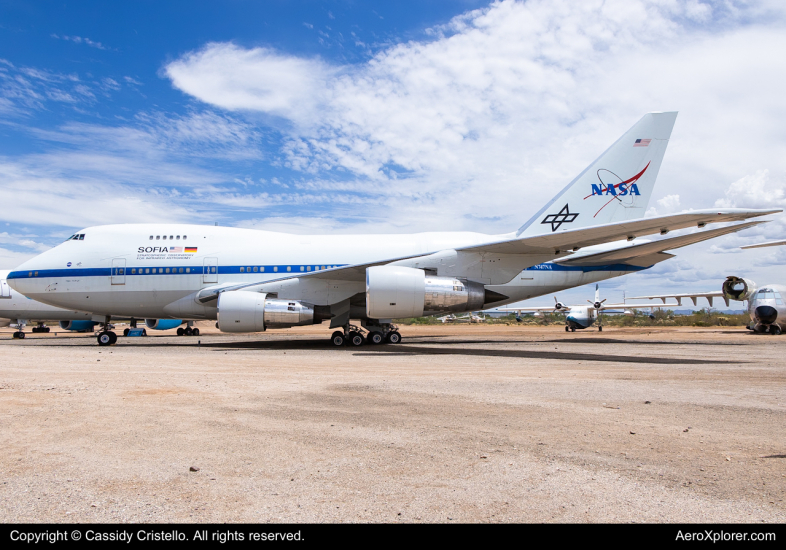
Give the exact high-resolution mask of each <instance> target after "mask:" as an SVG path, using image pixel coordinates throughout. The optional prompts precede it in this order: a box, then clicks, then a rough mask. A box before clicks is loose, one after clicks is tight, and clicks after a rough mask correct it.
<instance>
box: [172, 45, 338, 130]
mask: <svg viewBox="0 0 786 550" xmlns="http://www.w3.org/2000/svg"><path fill="white" fill-rule="evenodd" d="M165 72H166V75H167V76H168V77H169V78H170V79H172V82H173V83H174V84H175V86H177V87H179V88H181V89H187V90H189V91H190V93H191V94H192V95H194V96H196V97H198V98H199V99H201V100H202V101H205V102H206V103H211V104H213V105H216V106H219V107H222V108H224V109H229V110H255V111H262V112H265V113H269V114H271V115H275V116H280V117H285V118H289V119H293V120H298V121H300V122H302V123H305V122H306V120H305V117H308V116H311V115H313V114H315V112H314V109H315V108H316V107H317V105H319V104H320V103H322V101H320V99H319V96H320V93H321V91H322V90H324V88H325V86H326V83H327V80H328V78H329V77H330V76H331V74H332V72H333V70H332V69H331V68H330V67H329V66H328V65H326V64H325V63H323V62H321V61H319V60H317V59H302V58H296V57H291V56H286V55H282V54H280V53H278V52H276V51H274V50H271V49H268V48H254V49H251V50H246V49H243V48H240V47H239V46H236V45H234V44H231V43H230V44H219V43H209V44H207V45H206V46H205V47H204V48H203V49H202V50H200V51H197V52H192V53H190V54H188V55H186V56H185V57H183V58H181V59H179V60H177V61H174V62H172V63H170V64H169V65H167V66H166V68H165Z"/></svg>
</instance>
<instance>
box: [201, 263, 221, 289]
mask: <svg viewBox="0 0 786 550" xmlns="http://www.w3.org/2000/svg"><path fill="white" fill-rule="evenodd" d="M202 282H205V283H217V282H218V258H205V263H204V265H203V266H202Z"/></svg>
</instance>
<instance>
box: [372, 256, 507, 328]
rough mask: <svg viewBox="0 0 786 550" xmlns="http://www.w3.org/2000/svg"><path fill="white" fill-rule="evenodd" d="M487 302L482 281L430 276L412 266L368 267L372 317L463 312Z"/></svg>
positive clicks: (397, 317)
mask: <svg viewBox="0 0 786 550" xmlns="http://www.w3.org/2000/svg"><path fill="white" fill-rule="evenodd" d="M502 298H503V299H504V298H505V297H504V296H503V297H502ZM489 301H490V302H491V301H495V300H494V299H490V300H489ZM484 303H486V289H485V287H484V286H483V284H482V283H476V282H473V281H466V280H463V279H455V278H453V277H431V276H426V272H425V271H423V270H421V269H414V268H411V267H399V266H387V265H384V266H375V267H369V268H367V269H366V315H367V316H368V318H370V319H400V318H402V317H420V316H422V315H423V314H424V313H425V314H428V315H431V314H435V313H461V312H465V311H473V310H478V309H482V308H483V304H484Z"/></svg>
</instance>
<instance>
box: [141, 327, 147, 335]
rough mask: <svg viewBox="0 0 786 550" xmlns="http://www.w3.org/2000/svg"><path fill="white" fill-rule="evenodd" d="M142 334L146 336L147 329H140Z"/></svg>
mask: <svg viewBox="0 0 786 550" xmlns="http://www.w3.org/2000/svg"><path fill="white" fill-rule="evenodd" d="M142 336H147V329H146V328H143V329H142Z"/></svg>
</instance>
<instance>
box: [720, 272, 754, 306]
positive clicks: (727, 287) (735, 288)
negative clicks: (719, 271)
mask: <svg viewBox="0 0 786 550" xmlns="http://www.w3.org/2000/svg"><path fill="white" fill-rule="evenodd" d="M721 289H722V291H723V296H724V297H725V298H728V299H729V300H738V301H742V300H748V299H750V297H751V296H753V295H754V293H755V292H756V283H754V282H753V281H750V280H748V279H743V278H742V277H735V276H733V275H732V276H730V277H726V280H725V281H723V286H722V287H721Z"/></svg>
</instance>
